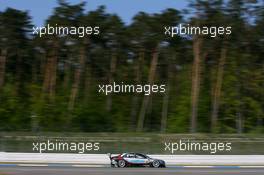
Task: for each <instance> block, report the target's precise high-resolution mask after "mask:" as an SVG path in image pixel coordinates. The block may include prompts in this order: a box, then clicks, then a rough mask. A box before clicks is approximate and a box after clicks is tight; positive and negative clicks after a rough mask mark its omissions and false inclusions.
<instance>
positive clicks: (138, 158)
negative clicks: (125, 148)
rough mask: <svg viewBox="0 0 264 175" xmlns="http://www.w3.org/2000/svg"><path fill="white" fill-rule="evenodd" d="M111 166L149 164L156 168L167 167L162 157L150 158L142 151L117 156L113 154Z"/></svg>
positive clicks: (122, 166)
mask: <svg viewBox="0 0 264 175" xmlns="http://www.w3.org/2000/svg"><path fill="white" fill-rule="evenodd" d="M108 155H109V158H110V161H111V167H120V168H124V167H133V166H149V167H154V168H160V167H166V164H165V161H164V160H160V159H154V158H150V157H149V156H147V155H145V154H141V153H123V154H119V155H117V156H111V154H110V153H109V154H108Z"/></svg>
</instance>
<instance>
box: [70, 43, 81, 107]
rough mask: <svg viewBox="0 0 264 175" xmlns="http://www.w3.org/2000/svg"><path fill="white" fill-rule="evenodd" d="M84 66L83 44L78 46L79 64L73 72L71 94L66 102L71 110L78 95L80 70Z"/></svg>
mask: <svg viewBox="0 0 264 175" xmlns="http://www.w3.org/2000/svg"><path fill="white" fill-rule="evenodd" d="M84 67H85V46H82V47H81V48H80V56H79V64H78V66H77V67H76V70H75V73H74V82H73V85H72V89H71V95H70V101H69V104H68V110H69V111H72V110H73V108H74V105H75V101H76V97H77V95H78V91H79V86H80V82H81V76H82V72H83V70H84Z"/></svg>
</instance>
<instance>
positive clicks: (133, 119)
mask: <svg viewBox="0 0 264 175" xmlns="http://www.w3.org/2000/svg"><path fill="white" fill-rule="evenodd" d="M144 57H145V53H144V50H143V49H142V50H140V53H139V57H138V61H137V63H136V66H135V73H136V76H135V84H140V83H141V78H142V75H141V74H142V71H141V69H142V67H141V65H143V61H144ZM138 101H139V94H135V95H133V98H132V108H131V113H130V118H131V125H130V127H131V131H133V130H135V129H134V128H135V125H136V121H137V112H138V108H139V103H138Z"/></svg>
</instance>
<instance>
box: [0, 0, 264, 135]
mask: <svg viewBox="0 0 264 175" xmlns="http://www.w3.org/2000/svg"><path fill="white" fill-rule="evenodd" d="M87 5H89V4H87ZM150 5H151V3H150ZM84 7H85V4H84V3H80V4H70V3H68V2H66V1H63V0H59V1H58V6H57V7H56V8H55V9H54V10H53V13H52V15H51V16H49V17H48V18H47V19H46V22H45V24H48V23H49V24H50V25H52V24H53V25H55V24H57V25H59V26H76V27H78V26H100V35H99V36H92V35H91V36H85V37H83V38H79V37H77V36H73V35H67V36H55V35H46V36H45V37H41V38H40V37H38V36H33V35H32V27H33V25H34V24H32V21H31V17H30V14H29V12H26V11H20V10H16V9H13V8H7V9H5V10H4V11H2V12H0V51H1V52H0V131H33V132H38V131H69V132H143V131H144V132H168V133H188V132H191V133H196V132H204V133H263V132H264V128H263V124H264V121H263V119H264V2H263V1H261V2H260V1H257V0H229V1H224V0H212V1H203V0H195V1H191V2H190V4H189V7H188V9H186V10H181V11H180V10H177V9H174V8H173V7H172V8H171V9H167V10H164V11H163V12H160V13H155V14H148V13H145V12H140V13H138V14H135V16H134V17H133V20H132V22H131V23H130V24H124V22H123V21H122V20H121V18H120V17H119V16H118V15H116V14H109V13H107V12H106V10H105V7H103V6H100V7H98V9H97V10H95V11H89V12H86V11H85V8H84ZM120 8H122V7H120ZM179 23H184V24H193V25H197V26H231V27H232V34H231V35H229V36H217V37H215V38H212V37H210V36H205V35H203V36H202V35H197V36H177V37H174V38H170V37H167V36H166V35H164V26H177V25H178V24H179ZM113 82H124V83H127V84H153V83H155V84H165V85H166V93H163V94H162V93H160V94H159V93H158V94H152V95H149V96H144V95H143V94H135V93H134V94H132V93H126V94H112V95H107V96H106V95H104V94H100V93H98V84H107V83H113Z"/></svg>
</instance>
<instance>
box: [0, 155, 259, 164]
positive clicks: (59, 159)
mask: <svg viewBox="0 0 264 175" xmlns="http://www.w3.org/2000/svg"><path fill="white" fill-rule="evenodd" d="M149 156H150V157H153V158H157V159H162V160H164V161H165V162H166V164H167V165H193V166H196V165H197V166H202V165H220V166H221V165H223V166H224V165H248V166H254V165H255V166H257V165H264V155H149ZM0 162H1V163H46V164H47V163H48V164H49V163H50V164H51V163H56V164H58V163H62V164H66V163H69V164H86V165H108V164H109V163H110V160H109V157H108V155H106V154H62V153H6V152H0Z"/></svg>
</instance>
